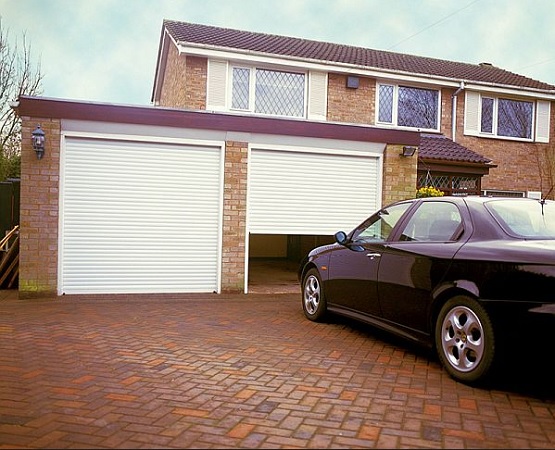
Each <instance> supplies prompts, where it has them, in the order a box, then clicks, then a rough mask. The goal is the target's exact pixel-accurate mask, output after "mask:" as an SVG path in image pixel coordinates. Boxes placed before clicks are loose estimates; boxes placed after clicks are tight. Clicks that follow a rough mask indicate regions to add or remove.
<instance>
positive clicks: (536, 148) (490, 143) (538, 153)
mask: <svg viewBox="0 0 555 450" xmlns="http://www.w3.org/2000/svg"><path fill="white" fill-rule="evenodd" d="M449 97H450V96H449ZM450 126H451V115H449V127H450ZM550 130H551V136H550V144H536V143H530V142H517V141H511V140H502V139H487V138H479V137H475V136H465V135H464V93H461V94H459V96H458V99H457V136H456V140H457V142H458V143H459V144H461V145H464V146H465V147H467V148H469V149H470V150H472V151H474V152H476V153H479V154H480V155H482V156H485V157H486V158H489V159H491V160H492V162H493V164H497V167H496V168H493V169H491V170H490V172H489V175H486V176H484V177H483V178H482V189H500V190H516V191H529V190H530V191H537V190H542V192H543V194H544V195H545V194H547V193H548V191H549V189H550V187H551V183H552V181H551V176H550V173H549V172H550V170H549V169H550V164H549V162H548V159H549V158H546V152H547V153H548V154H549V153H552V152H553V146H554V144H553V143H554V142H555V131H554V130H555V103H553V102H552V106H551V124H550ZM445 134H447V133H445ZM447 135H449V136H450V135H451V133H449V134H447Z"/></svg>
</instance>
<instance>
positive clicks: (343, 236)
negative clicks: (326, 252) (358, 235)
mask: <svg viewBox="0 0 555 450" xmlns="http://www.w3.org/2000/svg"><path fill="white" fill-rule="evenodd" d="M334 237H335V242H337V243H338V244H340V245H346V244H347V241H348V239H347V233H345V232H344V231H338V232H337V233H335V235H334Z"/></svg>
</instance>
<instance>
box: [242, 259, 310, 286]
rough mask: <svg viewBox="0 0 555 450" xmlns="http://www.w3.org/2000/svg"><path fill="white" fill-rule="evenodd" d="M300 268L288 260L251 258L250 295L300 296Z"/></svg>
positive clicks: (296, 263)
mask: <svg viewBox="0 0 555 450" xmlns="http://www.w3.org/2000/svg"><path fill="white" fill-rule="evenodd" d="M298 268H299V263H298V262H296V261H290V260H287V259H270V258H251V259H250V260H249V285H248V292H249V294H294V293H299V294H300V292H301V287H300V284H299V282H298V281H297V269H298Z"/></svg>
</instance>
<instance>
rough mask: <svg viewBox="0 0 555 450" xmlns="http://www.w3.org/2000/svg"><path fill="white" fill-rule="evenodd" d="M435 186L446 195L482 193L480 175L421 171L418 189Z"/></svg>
mask: <svg viewBox="0 0 555 450" xmlns="http://www.w3.org/2000/svg"><path fill="white" fill-rule="evenodd" d="M426 186H433V187H435V188H436V189H439V190H440V191H443V192H444V193H445V195H458V196H464V195H480V188H481V185H480V177H479V176H477V175H476V176H473V175H465V176H462V175H439V174H430V173H419V174H418V178H417V189H419V188H421V187H426Z"/></svg>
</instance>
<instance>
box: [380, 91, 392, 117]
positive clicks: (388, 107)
mask: <svg viewBox="0 0 555 450" xmlns="http://www.w3.org/2000/svg"><path fill="white" fill-rule="evenodd" d="M379 99H380V100H379V102H380V106H379V108H378V109H379V111H378V121H380V122H384V123H393V86H390V85H384V84H382V85H380V87H379Z"/></svg>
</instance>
